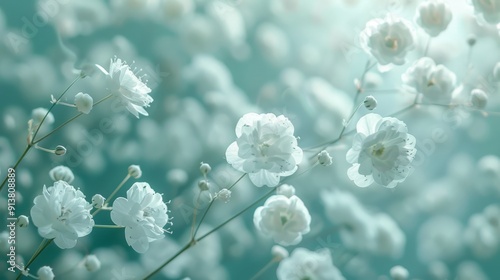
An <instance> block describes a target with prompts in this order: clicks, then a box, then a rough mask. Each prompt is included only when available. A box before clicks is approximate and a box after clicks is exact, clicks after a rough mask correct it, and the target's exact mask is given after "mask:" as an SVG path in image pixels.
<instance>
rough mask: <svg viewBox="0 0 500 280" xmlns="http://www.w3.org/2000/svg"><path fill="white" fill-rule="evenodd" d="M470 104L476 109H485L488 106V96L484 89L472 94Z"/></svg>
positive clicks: (473, 91)
mask: <svg viewBox="0 0 500 280" xmlns="http://www.w3.org/2000/svg"><path fill="white" fill-rule="evenodd" d="M470 103H471V104H472V106H473V107H474V108H477V109H484V107H486V104H488V95H486V92H484V90H482V89H478V88H476V89H473V90H472V91H471V93H470Z"/></svg>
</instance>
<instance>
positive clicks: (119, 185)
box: [91, 174, 130, 216]
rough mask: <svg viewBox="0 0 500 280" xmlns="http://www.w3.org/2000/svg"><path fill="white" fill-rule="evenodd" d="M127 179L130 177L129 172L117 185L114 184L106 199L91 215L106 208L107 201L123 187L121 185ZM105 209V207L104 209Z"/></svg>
mask: <svg viewBox="0 0 500 280" xmlns="http://www.w3.org/2000/svg"><path fill="white" fill-rule="evenodd" d="M128 179H130V174H127V176H125V178H123V180H122V181H121V182H120V184H118V186H116V188H115V190H114V191H113V192H112V193H111V194H110V195H109V196H108V198H106V200H104V204H103V205H102V207H101V208H99V209H96V210H95V211H94V213H92V214H91V215H92V216H95V215H96V214H97V213H99V212H100V211H101V210H102V209H103V208H106V206H107V205H108V203H109V201H110V200H111V199H112V198H113V196H115V194H116V193H117V192H118V191H119V190H120V189H121V188H122V187H123V185H125V183H126V182H127V181H128ZM106 210H107V209H106Z"/></svg>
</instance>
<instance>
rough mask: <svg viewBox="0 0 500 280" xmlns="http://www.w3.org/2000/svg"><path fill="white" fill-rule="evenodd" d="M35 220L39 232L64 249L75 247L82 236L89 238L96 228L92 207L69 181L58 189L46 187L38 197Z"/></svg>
mask: <svg viewBox="0 0 500 280" xmlns="http://www.w3.org/2000/svg"><path fill="white" fill-rule="evenodd" d="M34 204H35V205H34V206H33V207H32V208H31V212H30V213H31V219H32V221H33V224H34V225H35V226H36V227H37V228H38V233H39V234H40V235H41V236H42V237H43V238H47V239H54V243H55V244H56V245H57V246H58V247H59V248H61V249H67V248H73V247H74V246H75V245H76V241H77V239H78V238H79V237H83V236H86V235H88V234H89V233H90V232H91V231H92V228H93V226H94V220H93V219H92V215H91V214H90V210H91V209H92V206H91V205H90V204H89V203H88V202H87V201H86V200H85V195H83V193H82V192H81V191H79V190H76V189H75V188H74V187H73V186H71V185H69V184H68V183H67V182H65V181H57V182H54V186H51V187H48V188H46V187H45V186H43V192H42V194H41V195H39V196H37V197H35V200H34Z"/></svg>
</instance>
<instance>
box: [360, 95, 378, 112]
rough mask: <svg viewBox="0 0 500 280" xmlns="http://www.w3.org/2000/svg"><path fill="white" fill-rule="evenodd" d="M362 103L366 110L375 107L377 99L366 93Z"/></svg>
mask: <svg viewBox="0 0 500 280" xmlns="http://www.w3.org/2000/svg"><path fill="white" fill-rule="evenodd" d="M363 105H365V108H366V109H368V110H370V111H371V110H373V109H375V108H377V99H375V97H373V96H371V95H368V96H367V97H365V100H364V101H363Z"/></svg>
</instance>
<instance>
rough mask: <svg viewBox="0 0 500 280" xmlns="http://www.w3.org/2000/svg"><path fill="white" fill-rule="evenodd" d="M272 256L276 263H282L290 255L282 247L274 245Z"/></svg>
mask: <svg viewBox="0 0 500 280" xmlns="http://www.w3.org/2000/svg"><path fill="white" fill-rule="evenodd" d="M271 254H272V255H273V258H274V259H275V260H276V261H281V260H283V259H284V258H288V256H289V255H290V254H289V253H288V251H287V250H286V249H285V248H283V247H281V246H280V245H274V246H273V247H272V248H271Z"/></svg>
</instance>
